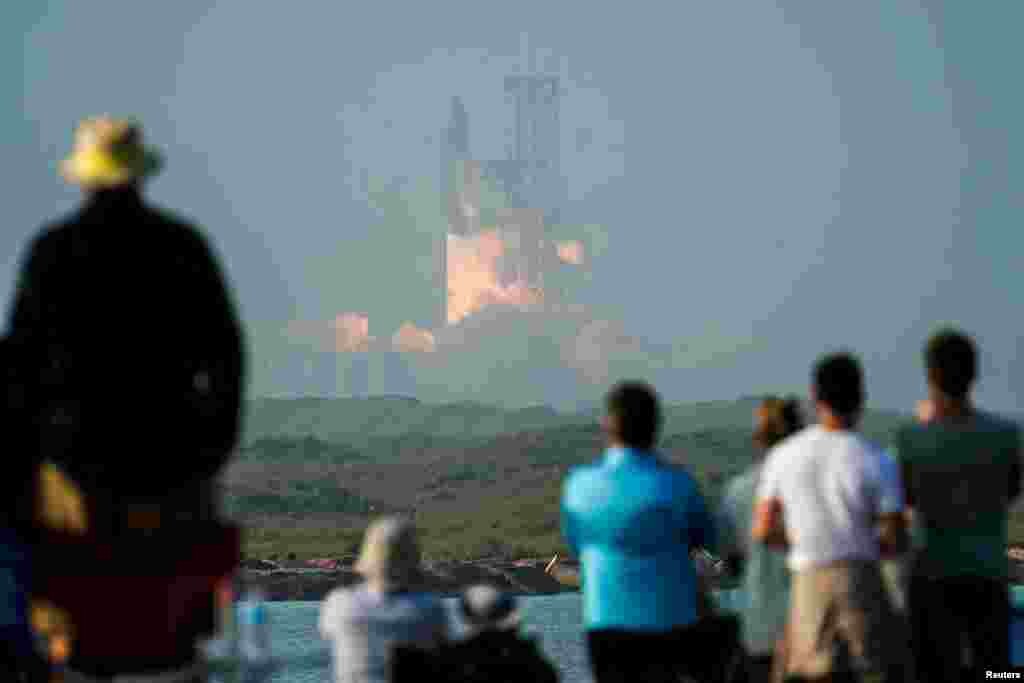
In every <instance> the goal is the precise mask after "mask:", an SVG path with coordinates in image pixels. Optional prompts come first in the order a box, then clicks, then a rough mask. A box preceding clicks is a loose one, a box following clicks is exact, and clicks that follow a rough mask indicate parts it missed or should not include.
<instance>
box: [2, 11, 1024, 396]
mask: <svg viewBox="0 0 1024 683" xmlns="http://www.w3.org/2000/svg"><path fill="white" fill-rule="evenodd" d="M644 6H645V5H644V3H640V4H639V5H638V4H636V3H634V4H633V5H630V6H625V5H623V6H614V7H609V8H600V9H596V8H594V7H593V6H592V5H591V4H587V3H583V2H581V1H579V0H567V1H566V2H563V3H559V4H558V5H557V6H555V7H549V6H547V4H546V3H543V2H539V1H527V2H523V3H518V4H516V5H515V6H512V5H507V4H506V5H495V6H493V7H485V6H483V5H474V6H471V7H464V6H462V5H460V4H459V3H454V2H448V1H439V2H435V3H430V4H425V5H413V4H407V3H397V2H380V3H376V4H368V5H365V6H361V7H358V8H353V7H345V6H342V5H335V4H330V3H322V4H321V3H302V4H301V10H297V9H294V8H289V7H285V6H283V5H280V6H278V5H268V6H254V5H253V4H252V3H245V2H242V0H215V1H211V2H205V3H200V2H191V1H183V2H178V3H170V4H165V3H150V4H147V5H145V6H143V5H142V4H138V3H136V4H131V5H124V4H123V3H116V2H113V1H100V0H97V1H95V2H91V3H87V4H83V3H73V2H69V1H67V0H63V1H61V0H49V1H47V2H42V1H41V2H37V3H19V4H18V5H17V6H16V7H15V8H12V9H10V10H8V12H7V15H8V16H7V21H6V22H4V24H3V25H2V26H0V37H2V38H3V40H2V41H0V43H2V44H3V45H4V46H5V48H4V49H7V50H11V55H9V57H10V58H9V59H5V60H3V61H2V63H3V64H5V65H9V66H7V67H6V68H9V69H10V70H11V72H10V73H9V74H8V75H9V76H10V78H9V79H8V81H7V82H10V83H20V85H21V89H20V92H17V91H16V90H13V89H12V91H11V92H12V93H15V92H17V94H12V95H11V100H12V101H11V103H10V104H11V106H8V107H4V108H3V109H2V110H0V111H3V112H5V113H4V114H2V116H3V119H2V122H3V124H4V125H2V126H0V141H2V144H3V149H4V150H5V152H6V154H5V156H6V164H7V165H8V168H9V169H11V171H12V172H11V173H10V174H9V175H8V178H7V192H6V193H5V194H4V208H5V209H6V214H5V218H6V224H7V226H8V227H7V229H6V230H5V231H4V232H3V235H2V237H0V240H3V246H4V254H6V259H5V260H4V261H3V263H2V268H3V270H2V277H0V297H3V300H4V302H5V304H4V305H5V306H6V305H7V302H8V300H9V298H10V295H11V293H12V289H13V284H14V280H15V273H16V266H17V263H18V260H19V259H20V258H21V255H22V254H23V251H24V249H25V247H26V245H27V241H28V239H29V238H30V236H31V235H32V234H33V232H34V231H35V230H37V229H38V227H39V226H40V225H41V224H43V223H44V222H46V221H49V220H51V219H53V218H55V217H57V215H58V214H60V213H62V212H65V211H68V210H70V209H72V208H73V207H74V206H75V204H76V202H77V201H78V195H77V193H76V192H75V191H74V190H73V189H72V188H69V187H66V186H64V185H63V184H62V183H61V181H60V179H59V178H58V177H57V175H56V173H55V166H56V162H57V161H58V160H59V159H60V158H62V157H63V156H64V155H65V154H66V153H67V151H68V150H69V149H70V144H71V131H72V129H73V126H74V124H75V122H76V121H77V120H78V119H79V118H81V117H82V116H86V115H91V114H95V113H105V112H109V113H114V114H127V115H135V116H138V117H139V118H140V120H141V121H142V122H143V124H144V126H145V130H146V135H147V137H148V139H149V140H150V141H151V142H152V143H153V144H154V145H157V146H159V147H161V148H162V149H163V150H164V151H165V153H166V155H167V161H168V163H167V168H166V170H165V172H164V173H163V174H162V175H161V176H160V177H158V178H157V179H156V180H155V181H154V182H153V183H152V186H151V188H150V196H151V197H152V198H153V200H154V201H155V202H157V203H159V204H163V205H166V206H168V207H169V208H172V209H174V210H179V211H181V212H182V213H184V214H185V215H187V216H190V217H192V218H194V219H195V220H197V221H198V222H199V223H200V224H201V225H202V226H203V227H204V228H205V229H206V230H207V232H208V235H209V236H210V238H211V240H212V241H213V242H214V244H215V245H216V247H217V250H218V251H219V253H220V254H221V256H222V259H223V262H224V266H225V268H226V270H227V272H228V275H229V277H230V279H231V281H232V283H233V284H234V286H235V294H236V298H237V300H238V302H239V304H240V307H241V311H242V314H243V317H244V319H245V322H246V325H247V328H248V330H249V340H250V343H251V347H252V353H253V359H252V363H251V366H252V377H251V380H252V388H251V393H252V394H253V395H272V394H279V393H289V392H290V391H292V388H291V387H292V386H301V377H300V375H301V372H302V370H301V368H300V367H299V366H296V365H294V364H293V363H292V360H291V356H292V354H294V352H295V346H296V343H295V338H296V334H297V335H298V337H301V338H304V339H307V340H308V339H310V338H314V337H317V335H322V334H323V333H324V330H327V333H328V334H329V336H330V339H331V341H330V342H329V345H332V346H333V348H334V349H335V350H336V351H337V352H338V353H337V355H338V360H339V366H338V370H337V376H338V378H339V379H340V381H341V382H342V383H341V384H340V385H339V386H338V390H339V393H346V392H345V385H344V382H345V381H350V380H351V378H352V377H353V376H355V374H357V373H358V372H362V373H369V374H370V375H371V377H372V381H371V382H370V393H402V391H401V390H402V389H403V388H404V387H413V388H414V390H415V393H416V394H417V395H418V396H420V397H421V398H424V399H425V400H451V399H458V398H465V399H470V400H479V401H484V402H489V403H493V402H498V403H509V404H530V403H549V404H552V405H556V406H572V405H575V404H577V403H578V402H579V401H581V400H583V401H585V400H592V399H593V398H595V397H596V396H597V395H599V393H600V392H601V391H602V390H603V389H604V388H605V386H606V384H607V383H608V382H609V381H612V380H613V379H615V378H617V377H620V376H623V375H626V374H628V375H631V376H641V377H644V378H646V379H649V380H651V381H653V382H654V383H655V384H656V385H657V386H658V388H659V390H661V392H662V393H663V394H664V395H665V397H666V398H667V399H668V400H671V401H685V400H704V399H714V398H735V397H737V396H742V395H751V394H757V393H761V392H765V391H798V392H801V393H803V391H804V387H805V385H806V384H807V380H808V372H809V368H810V365H811V363H812V362H813V360H814V358H815V357H816V356H817V355H819V354H820V353H821V352H823V351H825V350H827V349H832V348H838V347H849V348H851V349H853V350H855V351H856V352H857V353H858V354H860V356H861V358H862V359H863V361H864V364H865V368H866V371H867V374H868V389H869V395H870V403H871V404H872V405H873V406H875V407H881V408H892V409H901V410H906V409H908V408H909V407H910V406H911V405H912V403H913V401H914V400H915V399H917V398H919V397H920V396H921V395H922V394H923V393H924V386H923V378H922V370H921V363H920V349H921V346H922V343H923V341H924V339H925V337H926V336H927V334H928V333H929V332H930V331H931V330H933V329H934V328H935V327H936V326H937V325H938V324H939V323H941V322H951V323H955V324H957V325H960V326H962V327H963V328H965V329H966V330H967V331H969V332H970V333H972V334H974V335H975V336H976V338H977V339H978V342H979V345H980V347H981V350H982V359H983V365H982V381H981V384H980V387H979V400H980V401H981V402H982V403H983V404H984V405H986V406H988V407H990V408H995V409H1000V410H1012V411H1014V412H1019V411H1020V405H1021V398H1022V396H1024V389H1022V380H1024V349H1022V348H1021V344H1022V342H1021V339H1024V317H1022V316H1020V315H1019V312H1020V311H1021V307H1020V305H1019V304H1018V303H1017V302H1016V300H1015V299H1014V297H1013V296H1012V294H1011V290H1012V287H1013V285H1014V284H1016V283H1018V282H1019V277H1020V272H1021V271H1022V270H1024V269H1022V268H1021V266H1020V252H1021V245H1022V243H1024V237H1022V234H1021V232H1020V230H1019V228H1018V226H1019V225H1020V224H1021V219H1022V218H1024V202H1022V201H1021V196H1022V194H1021V190H1020V188H1021V187H1022V184H1021V183H1022V181H1024V155H1022V154H1021V152H1022V151H1024V150H1022V147H1024V133H1022V132H1021V130H1020V122H1021V121H1024V95H1022V94H1021V93H1020V92H1019V88H1017V87H1016V85H1015V84H1016V80H1015V70H1016V68H1015V65H1016V64H1019V63H1020V62H1021V58H1022V57H1024V46H1021V45H1020V41H1018V40H1016V39H1015V36H1014V32H1015V30H1016V27H1018V26H1020V25H1021V24H1022V21H1021V20H1022V19H1024V6H1020V5H1019V3H1011V2H993V3H986V4H985V5H984V6H983V7H980V6H973V7H970V8H966V7H964V6H963V4H962V3H955V2H952V1H951V0H928V1H921V2H919V1H915V0H898V1H885V0H867V1H865V2H860V3H842V2H822V3H815V2H807V1H805V0H803V1H785V2H783V1H782V0H779V1H778V2H774V1H773V2H768V3H758V2H753V1H747V2H740V1H737V2H729V3H714V4H713V5H711V6H700V5H698V4H696V3H693V4H679V5H677V6H673V7H670V8H666V7H663V6H661V4H658V3H650V5H649V8H648V9H644V8H643V7H644ZM398 13H401V14H402V15H403V18H402V20H401V21H399V20H398V19H396V15H397V14H398ZM125 27H130V29H126V28H125ZM524 33H526V34H528V35H529V40H530V44H531V45H533V46H535V47H536V48H538V49H539V50H540V51H541V52H540V56H539V57H538V61H539V62H540V63H539V64H538V66H540V67H542V68H545V69H548V70H550V69H551V68H556V69H562V68H563V67H562V64H563V62H564V64H565V66H564V71H563V72H562V76H563V78H564V79H565V81H566V82H565V83H564V86H565V91H566V92H565V95H564V98H563V101H562V109H561V149H560V152H561V160H562V170H563V175H564V180H565V183H566V185H567V194H568V198H567V199H568V202H567V206H566V214H567V215H566V219H565V220H564V221H563V225H561V226H558V228H559V230H561V231H562V232H561V233H559V235H557V238H558V239H559V240H562V242H561V243H562V244H564V245H568V244H570V243H571V242H573V241H577V240H578V241H579V242H580V245H581V249H582V251H581V252H579V253H577V252H576V251H573V249H574V247H569V246H565V247H564V251H563V252H562V254H561V255H562V257H563V258H562V261H563V264H562V265H561V266H559V267H558V268H557V269H556V270H557V273H556V274H555V276H553V277H552V278H550V282H551V285H550V288H551V293H550V295H549V296H548V298H547V299H546V301H547V302H548V303H549V304H550V305H546V306H545V307H542V309H543V310H538V307H537V306H533V308H531V307H530V306H526V308H525V310H520V309H519V308H518V307H516V308H510V307H507V306H505V305H504V304H502V305H498V304H495V305H489V306H485V307H483V308H482V309H481V310H479V311H478V312H476V313H475V314H473V315H468V316H466V317H464V318H462V319H460V320H459V321H458V322H457V324H451V325H443V324H439V323H438V322H437V321H436V317H437V316H436V314H437V310H436V307H434V302H436V301H437V300H438V297H439V290H437V289H436V283H434V280H433V279H432V278H433V276H434V273H433V272H432V269H433V268H434V267H435V266H436V264H437V259H436V253H435V252H434V251H432V249H433V247H434V245H435V244H436V243H437V242H438V240H439V239H440V238H441V236H442V235H443V234H444V231H445V226H444V223H443V217H442V216H441V215H440V212H439V206H440V205H439V201H438V197H437V192H438V188H439V182H440V179H439V177H438V158H439V151H440V144H441V130H442V128H443V127H444V126H446V125H447V124H448V119H449V116H450V111H451V98H452V96H455V95H458V96H460V97H461V98H462V99H463V100H464V102H465V105H466V108H467V111H468V113H469V117H470V122H471V124H470V144H471V147H472V150H473V154H474V156H475V157H476V158H478V159H499V158H503V157H504V156H505V155H506V153H505V143H506V140H507V137H506V134H505V131H506V128H507V127H509V126H510V125H511V111H510V108H509V107H508V105H507V102H506V100H505V98H504V93H503V91H502V79H503V77H504V76H506V75H507V74H510V73H513V72H516V71H517V70H518V69H519V68H520V66H521V54H520V53H521V36H522V34H524ZM15 65H21V67H22V69H21V73H20V74H16V73H15V72H14V70H15V68H16V66H15ZM2 68H5V67H2V66H0V69H2ZM449 256H450V257H451V255H449ZM474 258H475V257H474ZM470 260H472V259H470ZM473 263H475V264H476V265H475V266H474V267H476V270H474V271H472V272H473V273H475V274H476V275H477V276H479V277H489V274H490V271H489V270H488V268H489V267H490V265H489V262H483V263H482V264H481V262H478V261H474V262H473ZM1014 276H1017V277H1016V278H1015V277H1014ZM431 283H434V284H431ZM486 286H487V287H492V284H491V283H487V284H486ZM498 294H507V292H499V293H498ZM498 294H495V293H494V292H491V293H490V296H491V297H492V298H490V299H488V301H499V300H502V299H501V297H499V296H498ZM1015 314H1017V315H1015ZM346 316H347V317H346ZM360 316H362V317H360ZM332 321H333V322H332ZM325 325H327V327H324V326H325ZM406 325H408V326H406ZM303 335H305V336H303ZM339 340H342V341H343V342H344V343H341V342H340V341H339ZM140 343H141V342H140ZM318 343H319V342H318ZM378 348H379V349H380V353H379V354H377V355H379V356H380V358H376V356H375V357H374V359H372V360H369V361H366V360H361V358H362V355H370V356H373V355H374V353H376V350H377V349H378ZM394 348H398V349H401V350H402V352H401V353H400V354H397V355H400V356H401V357H402V358H403V359H404V361H403V362H401V363H398V365H395V358H397V355H396V354H395V353H394V352H392V351H391V349H394ZM360 363H369V366H368V367H359V364H360ZM396 373H397V374H396ZM396 390H398V391H396Z"/></svg>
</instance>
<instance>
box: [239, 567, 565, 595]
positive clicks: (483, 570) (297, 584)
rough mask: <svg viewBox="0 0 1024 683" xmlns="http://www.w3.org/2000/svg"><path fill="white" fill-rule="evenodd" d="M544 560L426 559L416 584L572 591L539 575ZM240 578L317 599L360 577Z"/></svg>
mask: <svg viewBox="0 0 1024 683" xmlns="http://www.w3.org/2000/svg"><path fill="white" fill-rule="evenodd" d="M546 565H547V562H546V561H542V560H536V561H518V562H510V561H500V560H477V561H463V562H428V563H425V564H424V568H423V569H424V572H423V573H424V578H425V581H424V583H423V584H422V585H421V586H419V587H418V588H419V589H421V590H427V591H431V592H435V593H440V594H441V595H444V596H446V597H450V596H456V595H458V594H459V593H460V592H461V591H462V590H463V589H464V588H465V587H466V586H470V585H473V584H478V583H487V584H491V585H493V586H495V587H496V588H498V589H499V590H502V591H505V592H508V593H512V594H514V595H519V596H524V595H555V594H559V593H572V592H576V590H577V589H576V588H574V587H571V586H565V585H563V584H561V583H559V582H558V581H557V580H556V579H555V578H554V577H552V576H549V575H548V574H545V573H544V567H545V566H546ZM239 576H240V578H241V579H242V581H243V582H244V583H246V584H255V585H258V586H260V587H261V588H262V589H263V591H264V592H265V593H266V595H267V600H269V601H271V602H280V601H291V600H299V601H319V600H323V599H324V597H325V596H326V595H327V593H328V592H330V591H331V590H333V589H335V588H340V587H347V586H351V585H354V584H356V583H358V582H359V581H360V577H359V575H358V574H356V573H355V572H354V571H353V570H352V568H351V565H343V566H341V567H339V568H336V569H316V568H308V569H307V568H296V567H291V568H288V567H280V568H275V569H254V568H247V567H245V566H243V567H242V568H241V569H240V571H239Z"/></svg>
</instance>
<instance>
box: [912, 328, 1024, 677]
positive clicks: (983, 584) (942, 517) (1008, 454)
mask: <svg viewBox="0 0 1024 683" xmlns="http://www.w3.org/2000/svg"><path fill="white" fill-rule="evenodd" d="M924 361H925V366H926V368H927V380H928V395H929V398H928V400H927V401H924V402H922V403H921V404H919V409H918V421H917V422H916V423H914V424H908V425H906V426H904V427H902V428H901V429H900V430H899V431H898V432H897V435H896V440H895V441H896V453H897V458H898V460H899V462H900V465H901V467H902V470H903V481H904V484H905V486H906V497H907V503H908V505H909V506H910V507H911V508H913V511H914V518H915V524H916V525H917V528H918V531H919V533H918V534H917V536H918V538H917V539H916V541H917V543H916V545H917V552H916V556H915V558H914V562H913V567H912V569H911V579H910V598H909V607H910V620H911V627H912V633H913V642H914V651H915V660H916V662H917V666H918V668H919V673H920V674H921V679H922V680H926V681H936V682H941V681H957V680H960V676H961V664H962V662H961V656H962V646H961V645H962V643H963V641H964V640H967V642H968V643H969V646H970V652H971V659H972V661H973V664H974V667H975V668H976V671H975V678H977V679H978V680H981V679H982V678H984V673H983V672H984V671H985V670H990V671H1007V670H1009V666H1010V641H1009V638H1010V636H1009V632H1010V601H1009V595H1008V588H1007V584H1006V581H1007V573H1008V569H1009V566H1008V562H1009V561H1008V559H1007V556H1006V549H1007V515H1008V512H1009V507H1010V504H1011V503H1012V502H1013V501H1014V500H1016V499H1017V497H1018V496H1019V495H1020V489H1021V486H1020V477H1021V471H1020V468H1021V465H1020V448H1021V441H1020V431H1019V429H1018V427H1017V426H1016V425H1014V424H1012V423H1010V422H1008V421H1006V420H1002V419H1000V418H998V417H995V416H994V415H990V414H987V413H984V412H982V411H979V410H978V409H977V408H975V406H974V405H973V403H972V401H971V387H972V386H973V384H974V381H975V378H976V377H977V363H978V361H977V353H976V351H975V348H974V344H973V342H972V341H971V340H970V338H968V337H967V336H966V335H965V334H963V333H961V332H959V331H956V330H943V331H940V332H939V333H937V334H936V335H934V336H933V337H932V338H931V339H929V341H928V342H927V345H926V347H925V352H924ZM972 680H974V679H973V678H972Z"/></svg>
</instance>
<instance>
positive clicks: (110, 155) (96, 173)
mask: <svg viewBox="0 0 1024 683" xmlns="http://www.w3.org/2000/svg"><path fill="white" fill-rule="evenodd" d="M162 167H163V156H162V155H161V154H160V153H159V152H158V151H157V150H155V149H153V148H151V147H148V146H146V145H145V144H144V143H143V139H142V129H141V128H140V127H139V125H138V124H136V123H135V122H133V121H130V120H128V119H119V118H114V117H111V116H96V117H92V118H88V119H85V120H84V121H82V122H81V123H80V124H79V125H78V129H77V130H76V131H75V143H74V147H73V149H72V151H71V155H70V156H69V157H68V158H67V159H64V160H63V161H62V162H61V163H60V174H61V176H63V178H64V179H65V180H66V181H68V182H69V183H71V184H73V185H78V186H80V187H83V188H85V189H88V190H105V189H113V188H118V187H124V186H126V185H132V184H135V183H137V182H139V181H141V180H144V179H145V178H148V177H150V176H153V175H155V174H156V173H157V172H159V171H160V169H161V168H162Z"/></svg>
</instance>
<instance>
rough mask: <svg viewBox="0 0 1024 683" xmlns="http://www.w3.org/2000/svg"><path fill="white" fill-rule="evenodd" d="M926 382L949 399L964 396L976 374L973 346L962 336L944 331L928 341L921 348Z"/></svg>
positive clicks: (948, 329)
mask: <svg viewBox="0 0 1024 683" xmlns="http://www.w3.org/2000/svg"><path fill="white" fill-rule="evenodd" d="M924 362H925V367H927V369H928V379H929V380H930V381H931V382H932V383H933V384H934V385H935V386H936V387H938V389H939V390H940V391H941V392H942V393H943V394H945V395H946V396H948V397H949V398H954V399H962V398H964V397H965V396H967V392H968V391H970V389H971V384H972V383H973V382H974V380H975V379H976V378H977V374H978V354H977V351H976V350H975V348H974V342H972V341H971V338H970V337H968V336H967V335H966V334H964V333H963V332H960V331H959V330H955V329H953V328H945V329H942V330H940V331H938V332H936V333H935V334H934V335H932V337H931V339H929V340H928V343H927V344H926V345H925V348H924Z"/></svg>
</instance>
